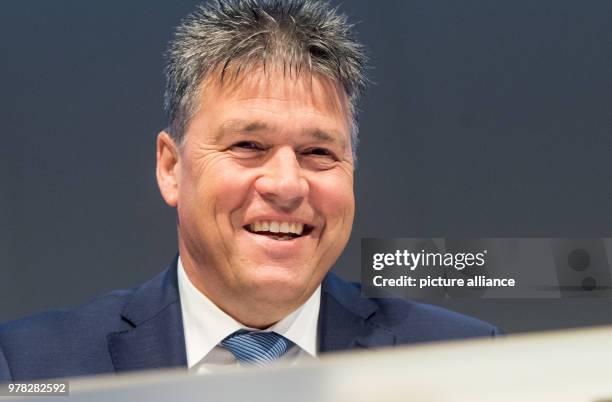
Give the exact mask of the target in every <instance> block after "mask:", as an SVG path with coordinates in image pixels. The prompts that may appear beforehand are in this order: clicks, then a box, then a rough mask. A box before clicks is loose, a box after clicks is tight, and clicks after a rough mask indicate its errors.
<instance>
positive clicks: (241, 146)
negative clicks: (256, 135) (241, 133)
mask: <svg viewBox="0 0 612 402" xmlns="http://www.w3.org/2000/svg"><path fill="white" fill-rule="evenodd" d="M231 149H234V150H238V151H261V150H263V147H262V146H261V145H260V144H258V143H256V142H255V141H240V142H237V143H235V144H233V145H232V146H231Z"/></svg>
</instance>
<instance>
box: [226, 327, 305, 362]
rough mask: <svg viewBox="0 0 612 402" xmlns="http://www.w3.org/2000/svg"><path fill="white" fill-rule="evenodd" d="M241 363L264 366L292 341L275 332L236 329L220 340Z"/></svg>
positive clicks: (283, 350) (291, 343)
mask: <svg viewBox="0 0 612 402" xmlns="http://www.w3.org/2000/svg"><path fill="white" fill-rule="evenodd" d="M221 345H223V346H224V347H225V348H226V349H228V350H229V351H230V352H232V354H233V355H234V356H235V357H236V359H237V360H238V361H239V362H240V363H241V364H251V365H257V366H264V365H266V364H268V363H270V362H272V361H273V360H276V359H278V358H279V357H281V356H282V355H284V354H285V352H287V350H289V348H291V346H293V342H291V341H290V340H289V339H287V338H285V337H284V336H282V335H279V334H277V333H276V332H254V331H247V330H245V329H241V330H238V331H236V332H234V333H233V334H231V335H229V336H228V337H227V338H225V339H224V340H222V341H221Z"/></svg>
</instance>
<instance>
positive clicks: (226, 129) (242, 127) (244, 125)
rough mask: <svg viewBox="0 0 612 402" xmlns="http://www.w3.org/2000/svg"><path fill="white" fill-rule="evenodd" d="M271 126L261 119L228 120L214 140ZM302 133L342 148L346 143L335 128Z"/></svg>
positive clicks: (266, 129)
mask: <svg viewBox="0 0 612 402" xmlns="http://www.w3.org/2000/svg"><path fill="white" fill-rule="evenodd" d="M270 129H271V127H270V126H269V125H268V124H266V123H265V122H263V121H250V120H240V119H237V120H228V121H226V122H225V123H223V124H222V125H221V128H220V129H219V131H218V132H217V133H216V135H215V141H216V142H219V141H221V139H222V138H223V137H224V136H225V135H227V134H232V133H240V134H252V133H256V132H260V131H269V130H270ZM303 134H305V135H306V136H310V137H313V138H315V139H317V140H319V141H324V142H331V143H334V144H340V146H341V147H342V148H343V149H346V146H347V143H346V141H345V140H344V139H342V135H341V134H340V133H339V132H337V131H336V130H331V131H326V130H321V129H318V128H316V129H314V130H311V129H306V130H304V132H303Z"/></svg>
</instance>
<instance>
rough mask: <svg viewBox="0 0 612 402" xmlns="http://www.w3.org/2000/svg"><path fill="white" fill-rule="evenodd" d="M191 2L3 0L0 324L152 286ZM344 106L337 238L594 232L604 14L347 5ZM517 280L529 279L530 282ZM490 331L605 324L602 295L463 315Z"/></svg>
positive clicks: (605, 76)
mask: <svg viewBox="0 0 612 402" xmlns="http://www.w3.org/2000/svg"><path fill="white" fill-rule="evenodd" d="M194 4H196V2H195V1H187V0H183V1H167V2H161V1H149V0H147V1H144V0H141V1H119V0H114V1H104V2H93V1H89V2H85V1H80V0H79V1H76V0H75V1H46V0H40V1H10V2H9V1H4V2H2V11H1V13H0V38H1V39H0V80H1V84H2V86H1V88H2V89H1V91H2V92H1V93H2V96H1V97H0V113H1V114H0V117H1V126H0V129H1V130H2V131H1V132H2V141H1V143H0V160H1V161H2V164H1V166H0V180H1V181H0V183H2V186H1V187H0V188H1V190H0V194H1V196H0V203H1V204H0V321H4V320H9V319H13V318H17V317H20V316H23V315H26V314H30V313H34V312H37V311H42V310H45V309H49V308H58V307H68V306H74V305H78V304H79V303H82V302H84V301H86V300H87V299H89V298H91V297H93V296H95V295H98V294H100V293H103V292H106V291H109V290H111V289H115V288H126V287H131V286H135V285H137V284H139V283H141V282H142V281H144V280H145V279H147V278H149V277H151V276H153V275H154V274H155V273H157V272H159V271H161V270H162V269H163V268H164V267H165V265H166V264H167V263H168V262H169V261H170V260H171V258H172V257H173V255H174V253H175V251H176V234H175V224H174V211H173V210H171V209H170V208H167V207H166V206H165V205H164V203H163V201H162V199H161V197H160V196H159V193H158V190H157V187H156V183H155V179H154V162H155V155H154V151H155V144H154V139H155V136H156V134H157V132H158V131H159V130H160V129H161V128H163V127H164V119H163V114H162V108H161V104H162V91H163V73H162V66H163V60H162V57H161V54H162V51H163V50H164V48H165V44H166V42H167V40H168V39H169V38H170V35H171V31H172V28H173V26H175V25H176V24H177V23H178V21H179V20H180V18H181V17H183V16H184V15H186V14H187V13H188V12H189V11H191V10H192V9H193V6H194ZM341 9H342V10H343V11H344V12H346V13H347V14H349V16H350V17H351V18H352V19H353V20H354V21H359V24H358V27H357V30H358V33H359V37H360V39H361V40H362V41H363V42H365V44H366V45H367V46H368V47H369V49H370V52H371V56H372V65H373V66H374V68H373V70H372V71H371V77H372V79H373V81H374V82H375V85H374V86H372V88H371V89H370V91H369V92H368V94H367V96H366V97H365V99H364V100H363V102H362V104H361V110H362V111H363V112H362V114H361V117H360V122H361V146H360V150H359V158H360V160H359V167H358V170H357V172H356V194H357V202H358V203H357V216H356V222H355V226H354V230H353V238H352V240H351V243H350V245H349V247H348V248H347V250H346V252H345V254H344V256H343V257H342V258H341V260H340V261H339V262H338V264H337V266H336V268H335V269H336V271H337V272H338V273H340V274H341V275H342V276H344V277H346V278H348V279H352V280H356V279H358V278H359V240H360V238H361V237H413V236H414V237H428V236H440V237H444V236H458V237H474V236H475V237H485V236H491V237H493V236H496V237H504V236H517V237H523V236H546V237H555V236H560V237H574V236H593V237H610V235H611V234H612V214H611V213H610V212H611V210H612V202H611V201H612V197H611V195H612V159H611V158H610V154H611V153H610V151H611V148H612V135H611V134H612V109H611V99H612V95H611V90H612V85H611V84H612V74H611V73H610V72H611V70H612V52H611V50H612V23H611V22H612V2H611V1H608V0H601V1H596V0H590V1H586V2H580V1H575V0H571V1H570V0H563V1H561V0H545V1H544V0H541V1H533V0H524V1H490V0H479V1H468V0H462V1H456V0H415V1H393V2H391V1H386V2H382V1H381V2H374V1H366V0H362V1H350V2H345V4H343V5H342V6H341ZM534 269H537V267H535V268H534ZM446 305H447V306H450V307H452V308H454V309H457V310H460V311H463V312H466V313H469V314H473V315H476V316H478V317H481V318H483V319H486V320H489V321H491V322H494V323H495V324H498V325H500V326H502V327H503V328H505V329H506V331H508V332H516V331H530V330H539V329H551V328H563V327H573V326H583V325H591V324H604V323H609V322H612V301H611V300H609V299H570V300H552V301H551V300H548V301H545V300H509V301H491V300H486V301H484V300H483V301H479V300H464V301H453V302H447V303H446Z"/></svg>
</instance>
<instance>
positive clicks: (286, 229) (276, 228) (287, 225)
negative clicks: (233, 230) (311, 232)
mask: <svg viewBox="0 0 612 402" xmlns="http://www.w3.org/2000/svg"><path fill="white" fill-rule="evenodd" d="M249 229H251V231H252V232H272V233H294V234H296V235H298V236H299V235H301V234H302V232H303V231H304V225H303V224H301V223H295V222H279V221H271V222H267V221H260V222H254V223H251V224H250V225H249Z"/></svg>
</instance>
